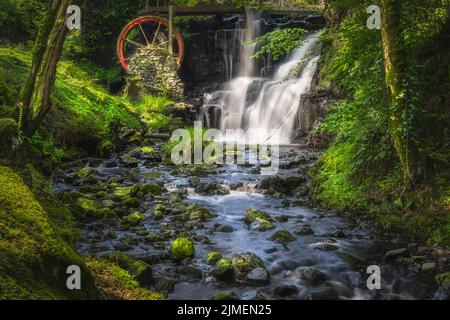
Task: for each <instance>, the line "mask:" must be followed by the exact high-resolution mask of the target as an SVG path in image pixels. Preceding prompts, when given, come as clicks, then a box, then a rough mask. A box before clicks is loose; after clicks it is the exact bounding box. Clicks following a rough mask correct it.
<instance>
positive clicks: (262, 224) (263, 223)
mask: <svg viewBox="0 0 450 320" xmlns="http://www.w3.org/2000/svg"><path fill="white" fill-rule="evenodd" d="M255 221H256V222H258V230H259V231H267V230H270V229H273V228H275V225H274V224H273V223H272V222H270V221H267V220H265V219H260V218H258V217H257V218H255Z"/></svg>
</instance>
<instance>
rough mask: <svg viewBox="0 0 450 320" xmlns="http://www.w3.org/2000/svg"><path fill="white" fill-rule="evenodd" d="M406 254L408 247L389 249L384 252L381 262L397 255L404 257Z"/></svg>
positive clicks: (385, 261) (386, 261)
mask: <svg viewBox="0 0 450 320" xmlns="http://www.w3.org/2000/svg"><path fill="white" fill-rule="evenodd" d="M406 255H408V249H407V248H399V249H395V250H390V251H388V252H386V253H385V255H384V256H383V263H389V262H391V261H393V260H395V259H397V258H399V257H404V256H406Z"/></svg>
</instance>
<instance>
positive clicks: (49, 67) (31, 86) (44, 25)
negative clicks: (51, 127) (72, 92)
mask: <svg viewBox="0 0 450 320" xmlns="http://www.w3.org/2000/svg"><path fill="white" fill-rule="evenodd" d="M69 3H70V0H49V4H48V9H47V12H46V14H45V17H44V18H43V20H42V22H41V25H40V27H39V33H38V36H37V39H36V43H35V47H34V50H33V58H32V65H31V71H30V74H29V76H28V80H27V82H26V83H25V86H24V88H23V90H22V93H21V99H20V100H21V101H20V102H21V108H22V110H21V115H20V123H19V126H20V129H21V130H22V132H23V133H24V134H25V135H27V136H31V135H32V134H33V133H34V132H35V131H36V130H37V128H38V127H39V124H40V122H41V121H42V119H43V118H44V116H45V115H46V114H47V113H48V111H49V110H50V109H51V106H52V104H51V99H50V96H51V91H52V87H53V84H54V82H55V76H56V66H57V64H58V61H59V59H60V57H61V52H62V48H63V45H64V40H65V37H66V33H67V27H66V18H67V7H68V6H69Z"/></svg>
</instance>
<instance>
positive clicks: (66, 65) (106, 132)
mask: <svg viewBox="0 0 450 320" xmlns="http://www.w3.org/2000/svg"><path fill="white" fill-rule="evenodd" d="M30 62H31V54H30V52H28V51H26V50H23V49H19V48H4V47H3V48H0V89H1V90H0V117H13V118H17V108H16V106H15V105H16V102H17V101H18V97H19V94H20V90H21V87H22V85H23V83H24V82H25V80H26V78H27V76H28V72H29V67H30ZM52 101H53V108H52V109H51V111H50V112H49V114H48V115H47V117H46V118H45V119H44V123H43V124H42V125H41V127H40V129H39V134H38V135H37V136H35V137H33V138H32V139H31V142H32V144H34V145H37V146H38V147H42V145H45V147H46V150H47V152H50V153H52V155H53V153H54V156H55V157H56V158H60V157H61V154H60V153H61V152H63V151H68V152H69V155H70V154H71V153H83V152H84V153H95V152H97V151H102V150H98V148H99V147H101V146H102V145H104V141H105V140H111V139H114V137H115V136H116V133H117V130H118V129H119V128H121V127H128V128H133V129H139V128H140V126H141V123H140V121H139V114H138V112H137V110H136V108H135V106H134V105H133V104H132V103H131V102H129V101H128V100H127V99H126V98H125V97H122V96H113V95H111V94H110V93H108V91H107V90H106V89H104V88H103V87H101V86H100V85H98V84H96V83H95V81H94V79H93V77H92V76H91V75H90V74H88V73H87V72H85V71H83V70H82V69H81V68H79V67H78V66H76V65H75V63H74V62H72V61H69V60H63V61H60V62H59V64H58V72H57V77H56V82H55V88H54V91H53V100H52ZM61 149H62V150H61ZM68 149H73V150H72V151H70V150H68Z"/></svg>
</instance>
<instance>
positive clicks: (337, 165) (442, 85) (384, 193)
mask: <svg viewBox="0 0 450 320" xmlns="http://www.w3.org/2000/svg"><path fill="white" fill-rule="evenodd" d="M409 9H411V12H415V11H417V10H416V9H415V8H413V7H411V8H409ZM358 12H360V13H358V14H354V15H349V16H347V17H346V18H345V19H344V20H343V21H342V23H341V25H340V27H339V28H329V29H327V30H326V31H325V32H324V33H323V35H322V41H323V43H324V48H325V50H324V52H323V54H322V58H321V59H322V63H321V80H322V83H321V86H323V87H326V86H327V85H328V84H329V83H330V82H331V83H332V85H333V87H334V94H335V96H336V98H337V100H338V102H336V103H335V104H334V105H332V106H331V111H330V113H329V114H328V116H327V118H326V120H325V121H324V122H323V123H322V124H321V126H320V128H319V131H322V132H325V133H327V134H330V135H332V136H334V137H335V139H334V142H333V143H332V144H331V145H330V146H329V147H328V148H327V149H326V150H325V152H324V153H323V155H322V156H321V157H320V159H319V161H318V162H317V164H316V165H315V167H314V168H313V169H312V170H311V174H312V177H313V180H314V185H315V189H314V196H315V199H316V200H317V201H318V202H320V203H321V204H322V205H324V206H326V207H330V208H333V209H334V210H336V211H339V212H343V213H354V214H358V215H366V216H368V217H371V218H373V219H374V220H375V221H377V222H378V223H379V224H380V226H382V227H383V228H385V229H387V230H395V231H399V232H402V233H404V234H409V235H412V236H413V237H415V238H418V239H421V240H427V241H428V242H430V243H434V242H437V243H440V244H444V245H447V246H448V245H449V244H450V171H449V170H448V169H449V165H450V160H449V159H450V152H449V150H450V148H449V133H450V131H449V130H448V118H449V109H448V108H445V106H446V105H448V101H449V92H450V90H449V83H448V72H446V71H445V70H446V68H443V66H444V65H445V63H447V64H448V60H446V58H445V55H446V54H445V52H443V51H436V52H435V53H434V54H432V55H427V56H426V57H425V58H422V59H421V60H418V59H417V57H416V54H417V55H419V54H420V53H421V52H422V50H425V49H426V48H427V45H428V42H429V41H430V39H431V40H432V39H434V38H435V37H437V36H438V35H439V32H440V30H439V29H438V28H435V27H434V25H433V26H430V25H426V24H425V25H424V26H423V28H424V30H425V31H423V32H422V33H420V34H416V33H414V30H411V29H407V30H406V31H405V32H406V33H405V43H406V46H407V49H408V52H411V53H414V52H415V53H416V54H414V55H412V56H409V57H408V60H407V62H408V79H407V80H408V83H409V86H410V90H411V92H409V94H410V97H411V99H410V101H409V108H410V110H412V111H410V112H411V114H410V118H408V119H407V120H405V123H406V124H405V127H407V129H408V130H409V132H410V133H409V139H410V140H409V141H410V142H409V143H414V144H415V145H416V146H417V148H418V150H419V151H420V155H421V161H420V169H421V170H422V171H421V172H422V175H423V177H424V178H423V179H422V180H421V181H419V182H418V183H416V184H415V185H414V186H407V185H405V183H404V179H403V173H402V170H401V167H400V164H399V160H398V158H397V155H396V153H395V150H394V148H393V146H392V141H391V135H390V132H389V127H388V123H389V115H390V112H391V110H390V107H389V103H388V94H387V89H386V85H385V79H384V64H383V53H382V48H381V35H380V33H379V32H373V31H372V30H369V29H367V28H366V27H365V24H364V22H365V19H366V16H365V15H364V14H363V13H364V11H362V10H361V11H358ZM417 12H420V10H419V11H417ZM414 14H415V13H414ZM406 34H408V35H409V34H414V37H410V36H406ZM436 39H439V38H436ZM436 44H439V42H438V40H436ZM437 47H439V46H437ZM424 48H425V49H424ZM445 61H447V62H445ZM447 70H448V69H447Z"/></svg>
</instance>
